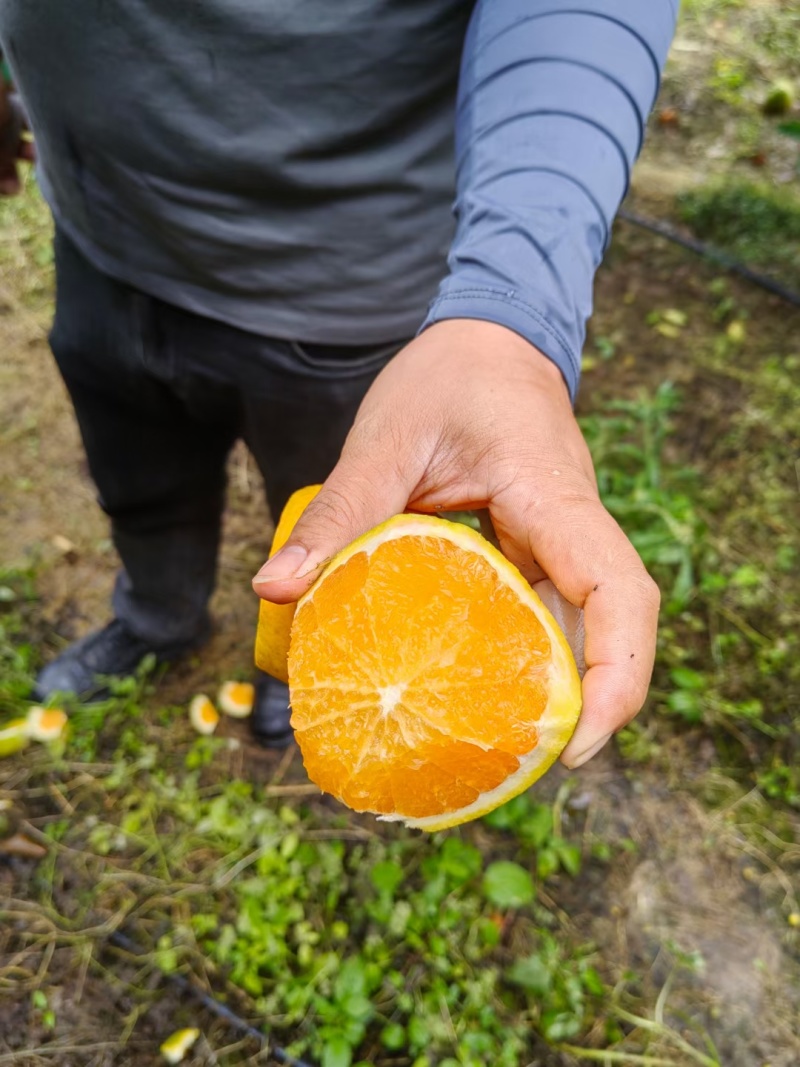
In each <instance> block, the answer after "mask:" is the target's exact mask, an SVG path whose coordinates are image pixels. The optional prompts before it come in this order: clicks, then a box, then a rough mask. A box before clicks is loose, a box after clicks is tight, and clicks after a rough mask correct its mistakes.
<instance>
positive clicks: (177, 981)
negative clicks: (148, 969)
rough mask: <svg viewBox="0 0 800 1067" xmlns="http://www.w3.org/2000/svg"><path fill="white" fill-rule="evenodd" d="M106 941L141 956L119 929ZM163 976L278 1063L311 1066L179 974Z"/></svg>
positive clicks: (136, 946) (133, 944)
mask: <svg viewBox="0 0 800 1067" xmlns="http://www.w3.org/2000/svg"><path fill="white" fill-rule="evenodd" d="M108 942H109V944H111V945H114V946H115V947H116V948H120V949H122V950H123V951H124V952H129V953H130V954H131V955H132V956H143V955H144V952H145V950H144V949H143V948H142V947H141V945H137V944H136V942H135V941H132V940H131V938H129V937H128V936H127V935H126V934H123V933H120V931H119V930H115V931H114V933H113V934H111V935H110V936H109V938H108ZM164 977H165V978H166V980H167V981H168V982H171V983H172V985H174V986H177V988H178V989H180V990H182V991H183V992H184V993H188V994H189V996H191V997H194V999H195V1000H198V1001H199V1002H200V1003H201V1004H202V1005H203V1007H204V1008H208V1010H209V1011H210V1012H212V1013H213V1014H214V1015H216V1016H217V1017H218V1018H219V1019H224V1020H225V1022H227V1023H230V1025H231V1026H232V1027H233V1028H234V1029H235V1030H238V1031H239V1032H240V1033H242V1034H246V1035H247V1037H252V1038H254V1039H255V1040H256V1041H258V1042H259V1044H260V1045H261V1046H262V1047H264V1046H267V1047H268V1049H269V1054H270V1056H272V1058H273V1059H274V1060H276V1061H277V1062H278V1063H281V1064H284V1065H285V1067H311V1064H310V1063H306V1061H305V1060H298V1059H297V1058H296V1057H295V1056H292V1055H291V1054H290V1053H288V1052H287V1051H286V1049H283V1048H280V1046H278V1045H273V1044H271V1043H270V1042H269V1041H268V1039H267V1038H266V1037H265V1036H264V1034H262V1033H261V1031H260V1030H256V1028H255V1027H254V1026H251V1025H250V1024H249V1023H248V1022H246V1021H245V1020H244V1019H242V1018H241V1016H239V1015H237V1014H236V1012H234V1011H231V1009H230V1008H228V1007H226V1005H225V1004H222V1003H221V1002H220V1001H218V1000H215V999H214V997H212V996H210V995H209V994H208V993H205V992H203V990H202V989H198V987H197V986H196V985H193V984H192V982H190V981H188V979H186V978H184V977H183V975H180V974H165V975H164Z"/></svg>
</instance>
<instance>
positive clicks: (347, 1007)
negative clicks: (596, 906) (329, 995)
mask: <svg viewBox="0 0 800 1067" xmlns="http://www.w3.org/2000/svg"><path fill="white" fill-rule="evenodd" d="M338 1003H339V1007H340V1008H341V1009H342V1011H343V1012H344V1014H345V1015H347V1016H348V1017H349V1018H351V1019H355V1020H356V1022H359V1023H366V1022H369V1020H370V1019H371V1018H372V1016H373V1008H372V1001H371V1000H369V999H368V998H367V997H362V996H361V995H360V994H358V993H354V994H352V995H351V996H346V997H342V998H341V1000H339V1002H338Z"/></svg>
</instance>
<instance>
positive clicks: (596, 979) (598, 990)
mask: <svg viewBox="0 0 800 1067" xmlns="http://www.w3.org/2000/svg"><path fill="white" fill-rule="evenodd" d="M581 981H582V982H583V988H584V989H585V990H586V992H587V993H592V994H593V995H594V996H596V997H602V996H605V993H606V987H605V986H604V985H603V979H602V978H601V977H600V975H599V974H598V973H597V971H596V970H595V969H594V967H586V968H585V970H584V971H583V973H582V974H581Z"/></svg>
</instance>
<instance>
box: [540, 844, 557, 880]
mask: <svg viewBox="0 0 800 1067" xmlns="http://www.w3.org/2000/svg"><path fill="white" fill-rule="evenodd" d="M558 868H559V862H558V854H557V853H556V851H555V849H552V848H543V849H540V851H539V852H538V853H537V854H536V873H537V874H538V875H539V877H540V878H541V879H542V880H543V881H544V879H545V878H549V877H550V876H551V875H553V874H555V873H556V871H557V870H558Z"/></svg>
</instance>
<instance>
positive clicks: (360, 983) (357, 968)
mask: <svg viewBox="0 0 800 1067" xmlns="http://www.w3.org/2000/svg"><path fill="white" fill-rule="evenodd" d="M366 994H367V971H366V967H365V966H364V961H363V960H362V959H360V958H359V957H358V956H352V957H351V958H350V959H349V960H345V961H344V963H343V964H342V966H341V968H340V970H339V973H338V974H337V975H336V981H335V983H334V987H333V995H334V998H335V999H336V1000H337V1001H338V1002H339V1003H342V1001H344V1000H346V999H348V998H350V997H365V996H366Z"/></svg>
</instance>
